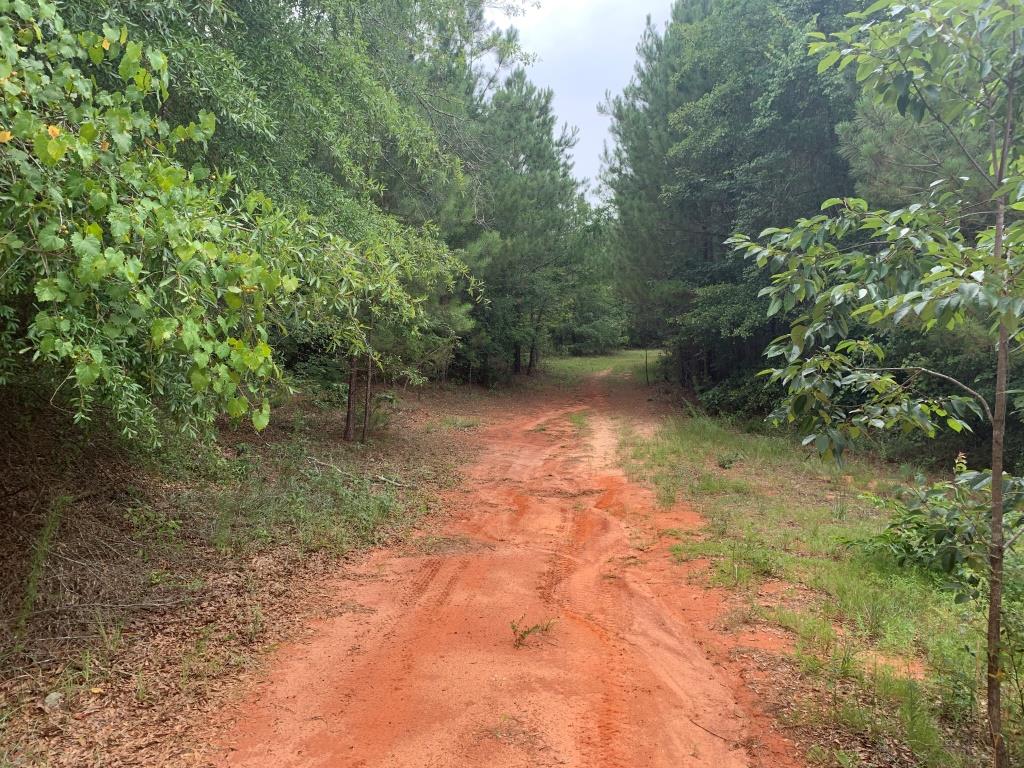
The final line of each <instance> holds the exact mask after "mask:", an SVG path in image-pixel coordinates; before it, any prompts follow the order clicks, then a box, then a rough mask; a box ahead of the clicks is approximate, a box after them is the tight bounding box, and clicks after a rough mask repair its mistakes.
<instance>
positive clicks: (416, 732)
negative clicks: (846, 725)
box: [210, 376, 800, 768]
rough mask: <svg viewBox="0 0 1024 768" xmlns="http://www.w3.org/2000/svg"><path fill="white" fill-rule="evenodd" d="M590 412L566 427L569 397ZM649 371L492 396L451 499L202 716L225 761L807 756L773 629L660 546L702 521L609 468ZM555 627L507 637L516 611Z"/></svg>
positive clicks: (727, 763) (783, 764)
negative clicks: (733, 611) (262, 672)
mask: <svg viewBox="0 0 1024 768" xmlns="http://www.w3.org/2000/svg"><path fill="white" fill-rule="evenodd" d="M577 411H585V412H586V414H587V417H586V421H587V423H586V425H585V427H584V428H583V429H580V428H579V427H578V426H575V425H574V424H573V423H572V422H571V421H570V418H569V415H570V414H571V413H573V412H577ZM651 412H652V405H651V404H650V403H648V402H647V397H646V394H645V392H644V391H643V390H641V389H636V388H634V387H633V386H632V385H630V384H627V383H624V382H622V381H619V380H615V379H613V378H612V377H609V376H598V377H595V378H593V379H591V380H589V381H588V382H587V383H586V384H584V385H583V386H582V387H580V388H579V389H578V390H575V391H555V392H552V391H550V390H538V392H537V393H536V394H535V395H532V396H530V397H527V398H525V399H522V400H521V401H519V405H518V407H517V408H515V409H514V411H511V412H509V411H504V412H503V411H501V410H499V408H497V407H495V408H493V410H492V411H490V412H489V413H488V414H486V418H485V420H484V423H483V426H482V427H481V428H480V429H479V430H478V431H477V433H476V434H475V436H474V437H472V438H471V439H474V440H478V441H479V445H478V448H479V451H478V454H477V455H478V458H477V460H476V463H475V464H474V465H473V466H471V467H468V468H467V469H466V471H465V474H464V480H463V482H462V483H461V485H460V486H459V488H457V489H456V490H454V491H452V492H450V493H449V494H448V496H447V498H446V503H447V508H448V510H449V513H448V514H447V515H446V516H445V518H444V519H443V521H442V522H441V523H439V524H438V527H437V529H436V530H432V531H428V532H425V533H424V534H423V536H422V538H420V539H419V540H418V542H415V543H414V544H413V545H411V546H407V547H404V548H402V549H392V550H381V551H377V552H375V553H373V554H371V555H370V556H368V557H367V558H365V559H363V560H362V561H360V562H358V563H356V564H354V565H353V566H352V567H351V568H349V569H347V570H346V571H345V573H344V574H343V575H342V577H341V578H339V579H338V581H337V585H336V590H337V594H338V595H339V602H338V605H337V610H335V611H334V615H333V616H332V617H331V618H327V619H325V620H322V621H319V622H317V623H316V624H315V625H314V626H312V627H311V632H310V633H309V634H308V637H306V638H305V639H304V640H302V641H301V642H297V643H294V644H289V645H285V646H282V647H281V648H280V649H279V650H278V651H277V653H276V655H275V657H274V660H273V662H272V663H271V664H270V666H269V670H268V673H267V675H266V678H265V680H263V681H262V682H260V683H259V684H257V685H255V686H253V688H252V689H251V690H250V691H249V692H248V693H247V694H246V695H245V697H244V698H243V699H242V700H241V701H240V702H239V703H238V705H237V706H236V707H234V708H232V709H231V710H230V711H227V712H224V713H222V715H221V717H220V718H219V719H218V720H217V722H216V723H215V724H214V726H213V727H214V728H215V729H216V731H217V733H218V735H217V737H216V738H215V743H216V747H215V748H214V749H213V750H212V751H211V754H210V759H211V760H212V761H213V762H214V764H216V765H219V766H224V767H225V768H227V767H233V768H243V767H244V768H264V767H265V768H289V767H294V768H297V767H299V766H302V767H303V768H314V767H316V768H341V767H342V766H345V767H346V768H357V767H360V766H364V767H366V768H377V767H380V768H406V767H409V768H412V767H415V768H428V767H437V768H449V767H451V768H454V767H455V766H460V767H463V766H464V767H472V766H488V768H512V767H513V766H516V767H518V766H523V767H524V768H525V767H530V768H535V767H539V766H578V767H579V768H584V767H586V768H616V767H623V768H625V767H637V768H640V767H643V768H648V767H649V768H661V767H662V766H664V767H665V768H668V767H669V766H672V768H687V767H696V766H701V767H705V766H707V767H711V768H740V767H741V766H765V767H766V768H767V767H768V766H771V767H772V768H787V767H790V766H797V765H800V761H799V760H798V759H797V757H796V749H795V748H794V747H793V746H792V744H791V743H790V742H789V741H788V740H787V739H786V738H785V736H784V735H783V734H782V733H781V732H780V731H779V730H778V729H777V727H776V725H775V723H774V722H773V720H772V719H771V717H770V716H769V713H767V712H765V711H764V709H763V706H764V705H763V703H762V699H761V697H760V696H759V695H758V694H757V693H756V690H757V689H758V687H759V685H760V686H761V687H763V686H764V685H765V684H770V682H769V683H766V680H767V678H766V677H765V675H766V673H765V672H763V670H762V668H761V666H762V665H759V664H757V663H756V662H755V661H753V660H754V659H756V658H757V653H758V652H764V653H772V652H778V651H780V650H782V649H783V646H784V645H785V644H786V643H787V640H786V638H785V636H783V635H781V634H772V633H771V632H769V631H766V630H751V629H747V630H739V631H725V630H724V629H722V627H721V624H722V620H723V616H724V615H725V614H726V612H727V608H728V606H727V605H726V600H725V597H724V596H723V594H721V593H718V592H717V591H715V590H710V589H708V588H707V587H705V586H702V585H701V584H700V583H698V582H699V580H698V579H694V578H692V576H693V569H694V568H699V567H700V564H699V563H698V564H694V563H690V564H687V565H686V566H682V565H678V564H675V563H673V562H672V560H671V558H670V556H669V553H668V547H669V546H670V544H671V540H670V539H668V538H666V537H663V536H660V535H659V533H660V532H661V531H663V530H665V529H670V528H676V529H684V530H685V529H690V530H693V529H696V528H698V527H699V526H700V523H701V521H700V519H699V517H698V516H697V515H696V514H695V513H694V512H693V511H692V510H691V509H690V508H689V507H687V506H686V505H685V504H680V505H678V506H676V507H674V508H670V509H665V508H660V507H659V506H658V505H657V504H656V502H655V500H654V497H653V495H652V494H651V493H650V492H649V491H648V490H646V489H644V488H642V487H640V486H638V485H636V484H633V483H631V482H630V481H629V480H628V479H627V478H626V476H625V475H624V474H623V473H622V471H621V470H620V469H619V468H618V462H617V460H616V445H617V434H618V429H620V427H621V425H622V424H623V422H626V421H628V422H629V423H631V424H633V425H634V426H636V427H638V428H641V429H643V428H644V427H645V426H649V424H650V419H651ZM551 620H553V623H552V624H551V625H550V626H549V627H548V628H547V630H546V631H541V632H536V633H534V634H532V635H530V636H529V637H528V638H526V640H525V642H524V643H523V644H522V645H521V647H516V644H515V643H514V639H515V638H514V634H513V630H512V628H511V623H512V622H513V621H515V622H517V623H518V624H519V626H520V627H524V628H525V627H530V626H533V625H535V624H546V623H547V622H549V621H551Z"/></svg>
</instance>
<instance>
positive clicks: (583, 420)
mask: <svg viewBox="0 0 1024 768" xmlns="http://www.w3.org/2000/svg"><path fill="white" fill-rule="evenodd" d="M569 423H570V424H572V426H573V428H574V429H575V430H576V432H577V433H578V434H581V435H582V434H585V433H586V432H587V430H588V428H589V426H590V414H589V413H588V412H587V411H573V412H572V413H570V414H569Z"/></svg>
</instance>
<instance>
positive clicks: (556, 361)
mask: <svg viewBox="0 0 1024 768" xmlns="http://www.w3.org/2000/svg"><path fill="white" fill-rule="evenodd" d="M647 354H648V365H649V369H650V375H651V381H652V382H653V381H654V377H655V371H656V368H657V363H658V360H659V359H660V357H661V352H660V351H654V350H652V351H650V352H648V353H647ZM544 371H545V373H547V374H548V376H549V377H551V378H553V379H556V380H559V381H561V382H562V383H564V384H566V385H576V384H578V383H579V382H580V381H581V380H582V379H585V378H587V377H588V376H592V375H594V374H597V373H604V372H605V371H608V372H609V375H611V376H630V377H632V378H634V379H636V380H637V381H644V351H643V350H642V349H627V350H623V351H621V352H615V353H613V354H610V355H598V356H594V357H557V358H552V359H550V360H547V361H545V363H544Z"/></svg>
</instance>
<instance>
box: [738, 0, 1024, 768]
mask: <svg viewBox="0 0 1024 768" xmlns="http://www.w3.org/2000/svg"><path fill="white" fill-rule="evenodd" d="M857 17H858V18H859V19H860V20H861V21H862V23H861V24H860V25H859V26H857V27H854V28H852V29H849V30H847V31H845V32H842V33H839V34H836V35H833V37H832V39H829V40H826V39H825V37H824V35H818V36H817V38H818V39H817V40H816V41H815V42H813V43H812V45H811V50H812V53H817V54H820V55H822V59H821V61H820V63H819V70H820V71H824V70H826V69H828V68H829V67H832V66H838V67H839V68H840V69H844V68H846V67H848V66H854V67H855V71H856V77H857V80H858V81H859V82H860V83H862V85H863V87H864V89H865V92H866V93H869V94H872V96H873V98H875V99H876V100H877V101H878V102H880V103H882V104H886V105H890V106H891V107H892V108H895V109H897V110H898V111H899V112H901V113H904V114H908V115H910V116H912V117H913V118H914V119H915V120H918V121H922V120H925V119H929V120H932V121H934V122H935V123H936V124H937V125H938V126H940V127H941V129H942V131H943V133H944V134H945V135H946V136H947V137H948V139H949V140H950V141H951V142H952V143H953V145H955V146H956V147H957V149H958V151H960V152H961V153H963V156H964V158H965V159H966V161H967V163H968V164H969V165H970V167H971V169H972V172H973V175H974V177H975V179H976V180H978V181H980V182H981V183H984V184H985V185H986V186H987V188H988V190H989V192H988V195H989V199H990V201H991V207H990V218H989V221H988V226H985V227H984V228H982V229H980V231H977V230H975V229H974V228H972V229H965V228H963V227H962V226H961V223H962V219H963V216H964V210H963V208H962V207H961V205H960V204H959V201H958V199H957V198H956V196H955V195H954V194H953V193H954V192H955V191H956V190H952V191H950V192H948V193H947V194H945V195H941V196H938V197H937V199H936V200H934V201H933V202H931V203H930V204H927V205H922V204H920V203H915V204H914V205H911V206H909V207H907V208H905V209H901V210H895V211H872V210H869V209H868V205H867V204H866V203H865V202H864V201H863V200H856V199H843V200H838V199H833V200H828V201H826V202H825V204H824V205H823V206H822V209H823V210H827V211H829V214H827V215H825V214H823V215H819V216H815V217H812V218H809V219H801V220H800V221H798V222H797V224H796V225H795V226H793V227H790V228H785V229H778V228H771V229H768V230H765V232H763V233H762V237H761V240H760V241H753V240H750V239H749V238H746V237H743V236H737V237H734V238H733V239H732V243H733V244H734V245H735V246H736V247H737V248H738V249H739V250H741V251H743V252H745V253H746V254H747V255H748V256H749V257H751V258H753V259H755V260H756V261H757V263H758V264H759V265H760V266H761V267H765V268H768V269H770V270H771V271H772V272H773V273H774V275H773V277H772V284H771V286H770V287H768V288H766V289H765V290H764V293H765V294H766V295H767V296H769V297H770V299H771V307H770V309H769V312H770V314H776V313H779V312H781V311H784V310H785V311H788V310H792V309H794V308H797V307H806V311H805V312H804V313H803V314H801V315H800V316H799V317H798V318H797V319H796V320H795V321H794V322H793V324H792V329H791V332H790V334H788V335H787V336H785V337H782V338H781V339H779V340H777V341H776V342H775V343H774V344H773V346H772V347H771V348H770V350H769V355H770V356H771V357H774V358H782V359H783V360H784V364H783V365H782V366H781V367H779V368H776V369H775V370H774V371H773V372H772V375H773V377H774V378H775V379H778V380H780V381H782V382H784V383H785V384H787V385H788V388H789V397H788V399H787V401H786V404H785V406H784V411H785V412H786V415H787V417H788V419H789V420H790V421H791V422H795V423H797V424H799V426H800V427H801V429H804V430H805V431H806V432H808V433H809V437H808V441H813V442H814V443H815V444H816V445H817V447H818V449H819V451H820V452H821V453H822V454H823V455H826V456H838V455H841V452H842V450H843V449H844V448H845V447H846V446H847V445H848V443H849V441H850V440H852V439H856V438H857V437H859V436H861V435H862V434H864V433H865V432H867V431H868V430H871V429H876V428H877V429H894V428H903V429H920V430H924V431H925V432H926V433H928V434H935V432H936V431H937V430H939V429H942V428H949V429H952V430H954V431H960V430H962V429H964V428H965V427H966V422H965V418H966V417H967V416H969V414H970V412H975V413H977V414H980V415H981V416H982V417H983V418H984V419H985V420H987V421H988V422H990V423H991V426H992V442H991V457H992V465H991V470H990V473H989V474H988V476H987V478H986V480H985V481H984V482H983V483H982V484H981V487H985V488H987V489H988V493H989V499H990V503H989V531H988V569H987V577H988V629H987V646H988V648H987V665H986V666H987V714H988V732H989V739H990V742H991V748H992V755H993V764H994V765H995V766H996V768H1005V767H1006V766H1008V765H1009V756H1008V751H1007V745H1006V740H1005V736H1004V730H1003V702H1002V694H1001V681H1002V678H1003V668H1002V664H1003V654H1002V652H1001V643H1002V622H1003V586H1004V585H1003V576H1004V558H1005V555H1006V547H1007V538H1006V530H1005V527H1006V516H1005V515H1006V511H1007V510H1006V499H1005V494H1004V490H1005V489H1006V487H1008V486H1009V485H1011V479H1010V478H1008V477H1006V475H1005V472H1004V460H1005V457H1004V435H1005V427H1006V418H1007V407H1008V395H1009V393H1010V389H1009V382H1008V380H1007V379H1008V370H1009V364H1010V356H1011V346H1012V345H1014V344H1019V343H1020V342H1021V341H1022V340H1024V329H1022V327H1021V318H1022V317H1024V223H1022V222H1021V221H1020V220H1019V219H1017V218H1016V217H1014V216H1012V212H1013V211H1015V210H1024V177H1022V173H1024V164H1022V158H1021V141H1020V138H1021V136H1020V117H1021V96H1022V94H1021V80H1020V78H1021V76H1022V75H1024V71H1022V69H1024V48H1022V42H1024V4H1022V3H1021V2H1020V0H997V1H996V2H983V1H981V0H938V1H937V2H931V3H910V4H906V3H896V2H891V1H890V0H880V1H879V2H877V3H875V4H874V5H872V6H871V7H870V8H868V9H867V10H866V11H865V12H864V13H862V14H858V15H857ZM979 135H980V136H982V137H984V138H985V151H984V154H983V155H979V154H978V153H977V152H976V151H974V150H973V149H972V148H973V147H974V146H976V142H975V141H974V140H973V139H972V137H975V136H979ZM972 212H973V211H972ZM973 317H977V318H981V319H983V320H984V322H985V327H987V328H988V329H989V335H990V341H991V343H992V349H993V352H994V361H993V363H994V368H995V372H996V375H995V391H994V394H992V395H991V396H986V395H985V394H983V393H981V392H979V391H977V390H976V389H975V388H974V387H972V386H971V385H970V383H968V382H961V381H957V380H955V379H953V378H952V377H950V376H948V375H947V374H945V373H944V372H942V371H934V370H926V369H924V368H914V367H902V368H894V367H887V366H886V365H885V363H884V362H883V361H882V356H883V355H882V350H881V347H879V346H878V345H877V344H875V343H874V342H872V341H871V340H870V339H863V338H862V339H856V338H850V336H851V327H852V325H853V324H854V322H855V321H857V320H864V321H866V322H867V323H868V324H869V325H870V326H873V327H878V328H881V327H884V326H886V325H890V326H891V325H896V324H899V323H916V324H918V325H919V327H920V328H921V329H922V330H923V331H924V332H926V333H927V332H930V331H935V330H936V329H940V328H956V327H959V326H960V325H962V324H963V323H965V322H967V321H968V320H969V319H970V318H973ZM924 378H935V379H938V380H940V381H943V382H944V383H946V384H948V385H949V386H951V387H952V388H953V390H955V391H957V392H959V394H957V395H949V396H945V397H935V396H928V395H925V394H922V393H920V392H919V390H917V389H916V387H917V385H918V384H919V382H920V381H921V380H922V379H924ZM990 397H991V399H992V402H991V403H990V402H989V399H990Z"/></svg>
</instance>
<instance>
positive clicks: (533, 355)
mask: <svg viewBox="0 0 1024 768" xmlns="http://www.w3.org/2000/svg"><path fill="white" fill-rule="evenodd" d="M536 365H537V343H536V342H534V343H533V344H531V345H530V361H529V362H528V363H527V364H526V375H527V376H533V369H534V367H535V366H536Z"/></svg>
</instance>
